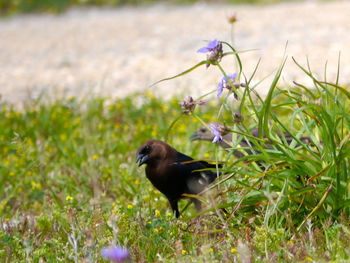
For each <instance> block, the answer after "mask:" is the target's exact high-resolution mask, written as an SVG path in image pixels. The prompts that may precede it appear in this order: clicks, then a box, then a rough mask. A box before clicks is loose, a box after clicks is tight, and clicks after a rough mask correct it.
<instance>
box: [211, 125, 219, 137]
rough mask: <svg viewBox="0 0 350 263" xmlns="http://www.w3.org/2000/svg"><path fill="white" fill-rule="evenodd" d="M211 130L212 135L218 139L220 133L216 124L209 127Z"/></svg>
mask: <svg viewBox="0 0 350 263" xmlns="http://www.w3.org/2000/svg"><path fill="white" fill-rule="evenodd" d="M209 128H210V129H211V131H212V133H213V134H214V135H215V136H216V137H220V132H219V131H218V130H217V128H216V126H215V124H213V123H211V124H210V125H209Z"/></svg>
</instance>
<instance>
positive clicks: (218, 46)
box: [197, 39, 223, 68]
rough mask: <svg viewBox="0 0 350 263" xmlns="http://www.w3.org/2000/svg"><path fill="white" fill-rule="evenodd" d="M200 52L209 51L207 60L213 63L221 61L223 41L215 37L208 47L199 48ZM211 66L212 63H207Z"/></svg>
mask: <svg viewBox="0 0 350 263" xmlns="http://www.w3.org/2000/svg"><path fill="white" fill-rule="evenodd" d="M197 52H198V53H208V54H207V60H208V61H210V62H212V63H217V62H220V60H221V58H222V55H223V52H222V43H221V42H220V41H218V40H217V39H214V40H213V41H211V42H209V44H208V45H207V46H206V47H202V48H200V49H198V50H197ZM209 66H210V64H209V63H208V64H207V68H208V67H209Z"/></svg>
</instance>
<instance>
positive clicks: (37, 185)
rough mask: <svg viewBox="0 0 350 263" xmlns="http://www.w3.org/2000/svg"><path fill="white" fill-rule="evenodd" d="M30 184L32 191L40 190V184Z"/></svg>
mask: <svg viewBox="0 0 350 263" xmlns="http://www.w3.org/2000/svg"><path fill="white" fill-rule="evenodd" d="M30 184H31V185H32V189H33V190H35V189H38V190H40V189H41V184H40V183H36V182H35V181H31V182H30Z"/></svg>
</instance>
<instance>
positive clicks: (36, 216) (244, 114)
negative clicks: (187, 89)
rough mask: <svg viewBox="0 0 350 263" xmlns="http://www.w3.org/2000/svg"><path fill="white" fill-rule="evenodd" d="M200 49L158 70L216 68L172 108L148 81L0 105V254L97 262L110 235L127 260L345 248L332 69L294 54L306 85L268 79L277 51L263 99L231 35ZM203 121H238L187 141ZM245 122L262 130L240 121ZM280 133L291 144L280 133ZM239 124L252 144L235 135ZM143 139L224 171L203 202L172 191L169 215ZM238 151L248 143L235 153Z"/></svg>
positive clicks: (344, 186)
mask: <svg viewBox="0 0 350 263" xmlns="http://www.w3.org/2000/svg"><path fill="white" fill-rule="evenodd" d="M199 52H201V53H207V59H205V60H203V61H201V62H199V63H198V64H197V65H195V66H193V67H192V68H190V69H188V70H185V71H184V72H183V73H180V74H178V75H176V76H174V77H170V78H166V79H164V80H161V81H170V80H171V79H173V78H176V77H181V76H182V75H184V74H188V73H190V72H191V71H192V70H199V69H202V67H213V68H214V69H217V70H219V71H220V72H222V74H223V78H222V80H218V82H219V83H220V84H219V88H218V89H215V90H213V92H211V93H210V94H206V95H204V96H202V97H201V98H198V99H197V100H193V99H192V98H186V99H185V100H184V102H183V103H182V104H181V107H180V105H179V103H180V102H181V101H182V100H181V99H179V98H173V99H172V100H170V101H164V100H162V98H161V97H157V96H156V95H155V94H152V93H151V92H150V91H148V92H146V93H145V94H135V95H133V96H130V97H127V98H124V99H115V100H111V99H105V98H89V99H85V100H81V99H78V98H73V97H72V98H69V99H62V100H56V101H52V102H49V101H42V100H38V101H31V102H29V103H27V104H26V105H24V108H23V109H22V110H18V109H17V108H16V107H15V106H14V105H10V104H8V103H6V102H2V103H1V104H0V158H1V162H0V200H1V201H0V259H2V260H3V261H4V262H103V261H104V259H102V257H101V250H102V248H104V247H108V246H111V245H113V244H114V245H118V246H121V247H124V248H127V249H128V250H129V253H130V256H131V261H132V262H134V261H135V262H153V261H159V262H163V261H165V262H179V261H180V262H238V261H241V262H253V261H254V262H268V261H272V262H296V261H302V262H311V261H315V262H320V261H329V260H332V261H335V262H340V261H343V260H348V258H349V255H350V246H349V244H350V209H349V206H350V198H349V187H350V185H349V184H350V180H349V175H350V167H349V165H350V163H349V162H350V142H349V137H350V115H349V110H350V103H349V99H350V92H349V91H348V90H347V88H346V87H343V86H341V85H340V84H339V83H338V77H337V78H336V79H335V80H334V81H329V80H328V79H327V72H325V77H324V79H323V80H319V79H317V78H315V77H314V75H313V73H312V71H311V68H310V65H309V64H307V65H306V66H305V67H303V66H302V65H300V64H298V62H297V61H295V63H296V65H297V66H298V67H299V68H300V70H302V71H303V72H304V73H305V74H306V75H307V76H309V77H310V78H311V79H312V81H313V84H314V86H313V87H306V86H305V85H303V84H302V83H297V82H295V83H294V84H293V85H291V86H290V87H288V88H287V89H283V88H281V87H278V86H277V83H278V80H279V77H280V75H281V72H282V70H283V66H284V63H285V60H286V59H285V58H284V59H283V61H282V62H281V65H280V67H279V69H278V70H277V71H276V73H275V77H274V79H273V81H272V82H271V84H270V89H269V92H268V95H267V96H266V98H261V97H260V96H259V94H258V93H256V92H255V88H256V87H257V86H258V85H259V84H260V83H261V82H260V80H258V81H255V80H254V75H255V72H254V73H253V75H252V76H246V75H245V74H244V67H243V64H242V61H241V60H240V57H239V52H237V51H236V50H235V49H234V48H233V47H232V46H231V45H230V44H229V43H226V42H220V41H217V40H214V41H212V42H210V43H209V44H208V45H207V46H206V47H203V48H201V49H200V50H199ZM230 58H232V59H233V62H234V63H232V65H236V67H235V68H234V69H229V70H228V71H226V69H224V68H223V67H222V66H221V64H220V61H221V59H230ZM258 65H259V63H258V64H257V66H256V70H258ZM232 71H234V72H232ZM338 72H339V69H338ZM254 83H255V84H254ZM155 90H156V89H155ZM218 90H219V92H218ZM186 95H191V94H186ZM214 96H215V98H213V97H214ZM218 97H219V99H217V98H218ZM204 101H206V103H205V105H203V104H204ZM208 121H219V122H220V123H225V124H226V128H227V129H228V130H229V131H230V132H233V133H234V134H235V135H234V136H233V138H232V141H231V142H227V143H229V144H231V148H232V149H231V150H229V151H227V152H226V151H224V150H222V149H221V148H219V145H218V144H214V143H209V142H191V141H190V140H189V137H190V136H191V134H192V133H193V132H194V131H195V130H196V129H197V128H198V127H199V126H201V125H207V122H208ZM255 127H258V128H259V129H260V131H261V134H260V136H259V138H255V137H253V136H252V135H251V133H250V131H251V129H253V128H255ZM224 130H226V129H224ZM224 130H217V131H216V133H215V134H216V136H217V137H218V138H216V139H218V140H219V139H220V138H219V137H220V133H222V132H224ZM284 133H287V134H289V135H291V136H292V137H293V139H294V140H293V142H292V143H291V144H287V143H286V140H285V138H284V136H282V138H281V139H280V138H279V136H278V134H284ZM264 135H265V136H264ZM302 136H307V137H308V138H309V139H310V141H308V142H305V141H302V140H301V139H300V138H301V137H302ZM243 137H245V138H248V139H251V140H252V141H253V144H254V145H255V146H254V145H251V146H250V147H248V148H246V149H242V148H240V146H239V141H240V140H241V139H242V138H243ZM150 138H157V139H162V140H166V141H167V142H168V143H169V144H171V145H172V146H174V147H175V148H176V149H178V150H179V151H181V152H183V153H186V154H187V155H190V156H192V157H194V158H196V159H205V160H211V161H213V162H216V163H219V162H220V163H222V164H223V168H222V169H221V172H222V176H221V177H220V178H218V179H217V180H216V181H215V183H214V184H213V185H212V186H211V187H210V189H208V191H206V192H205V193H203V195H202V196H198V197H197V198H199V199H200V200H201V201H202V202H203V205H204V210H203V211H201V212H200V213H196V212H195V210H194V208H193V205H190V206H188V203H187V201H186V200H183V201H181V203H180V210H183V212H182V215H183V216H182V217H180V219H175V218H174V216H173V214H172V212H171V211H170V209H169V207H168V203H167V200H166V199H165V198H164V197H163V196H162V195H161V194H160V193H159V192H158V191H157V190H155V189H154V187H152V185H151V184H150V182H149V181H148V180H147V179H146V178H145V176H144V171H143V168H141V169H140V168H138V167H137V166H136V164H135V153H136V150H137V148H138V147H139V146H140V145H141V144H143V143H144V142H145V141H146V140H147V139H150ZM235 150H242V151H243V152H244V150H250V151H251V152H252V154H251V155H249V156H248V155H247V156H245V157H243V158H240V159H237V158H235V157H234V156H233V151H235ZM223 209H225V211H226V212H223ZM123 252H124V250H123ZM106 253H107V252H106Z"/></svg>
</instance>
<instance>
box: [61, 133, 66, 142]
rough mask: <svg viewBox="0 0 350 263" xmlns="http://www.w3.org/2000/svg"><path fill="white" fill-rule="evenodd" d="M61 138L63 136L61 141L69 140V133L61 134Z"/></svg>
mask: <svg viewBox="0 0 350 263" xmlns="http://www.w3.org/2000/svg"><path fill="white" fill-rule="evenodd" d="M60 138H61V141H62V142H64V141H66V140H67V135H65V134H61V136H60Z"/></svg>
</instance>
